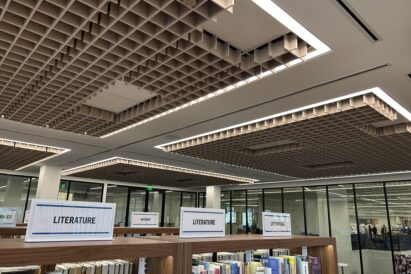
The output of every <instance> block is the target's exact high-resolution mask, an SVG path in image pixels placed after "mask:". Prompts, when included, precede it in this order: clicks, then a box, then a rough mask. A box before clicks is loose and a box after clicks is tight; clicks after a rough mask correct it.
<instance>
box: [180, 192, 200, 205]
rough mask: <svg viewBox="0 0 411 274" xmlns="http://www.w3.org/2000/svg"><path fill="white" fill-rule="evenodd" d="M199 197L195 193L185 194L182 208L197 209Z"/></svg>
mask: <svg viewBox="0 0 411 274" xmlns="http://www.w3.org/2000/svg"><path fill="white" fill-rule="evenodd" d="M196 199H197V195H196V193H194V192H183V200H182V201H181V206H185V207H196Z"/></svg>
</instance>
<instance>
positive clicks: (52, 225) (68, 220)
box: [25, 199, 116, 242]
mask: <svg viewBox="0 0 411 274" xmlns="http://www.w3.org/2000/svg"><path fill="white" fill-rule="evenodd" d="M115 213H116V204H107V203H91V202H72V201H59V200H43V199H33V200H32V202H31V208H30V216H29V223H28V226H27V232H26V237H25V241H26V242H48V241H86V240H112V239H113V227H114V217H115Z"/></svg>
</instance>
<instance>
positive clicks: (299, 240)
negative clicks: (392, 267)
mask: <svg viewBox="0 0 411 274" xmlns="http://www.w3.org/2000/svg"><path fill="white" fill-rule="evenodd" d="M149 238H152V239H157V240H164V241H168V242H175V243H179V244H182V245H183V246H184V248H185V250H184V251H182V252H181V254H179V255H180V256H182V258H181V260H179V261H180V262H181V263H180V264H176V265H174V273H182V274H190V273H191V258H192V255H193V254H198V253H211V252H219V251H221V252H222V251H245V250H254V249H270V248H288V249H291V250H292V252H294V253H299V254H301V249H299V248H301V247H303V246H306V247H308V254H309V255H311V256H318V257H321V268H322V270H323V272H322V273H323V274H334V273H338V270H337V251H336V242H335V238H327V237H312V236H291V237H263V236H262V235H256V234H248V235H230V236H226V237H224V238H196V239H195V238H190V239H180V238H179V237H178V236H165V237H149Z"/></svg>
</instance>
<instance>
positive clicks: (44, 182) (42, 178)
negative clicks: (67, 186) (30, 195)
mask: <svg viewBox="0 0 411 274" xmlns="http://www.w3.org/2000/svg"><path fill="white" fill-rule="evenodd" d="M60 179H61V168H60V167H56V166H47V165H44V166H41V167H40V174H39V183H38V186H37V193H36V198H38V199H51V200H57V197H58V193H59V186H60Z"/></svg>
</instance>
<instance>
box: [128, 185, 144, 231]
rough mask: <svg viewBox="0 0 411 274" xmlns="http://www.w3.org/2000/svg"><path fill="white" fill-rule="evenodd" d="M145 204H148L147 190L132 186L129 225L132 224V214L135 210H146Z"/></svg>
mask: <svg viewBox="0 0 411 274" xmlns="http://www.w3.org/2000/svg"><path fill="white" fill-rule="evenodd" d="M145 204H146V190H145V189H135V188H132V189H131V191H130V204H129V211H128V214H129V215H128V226H129V225H130V224H131V214H132V213H133V212H144V211H145Z"/></svg>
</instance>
